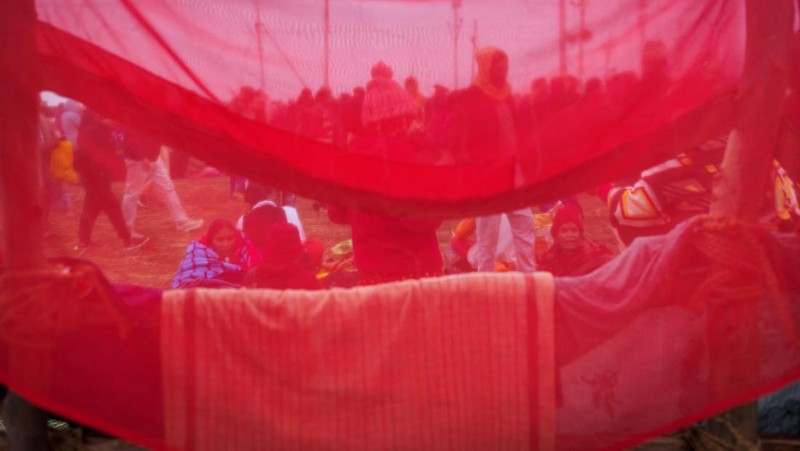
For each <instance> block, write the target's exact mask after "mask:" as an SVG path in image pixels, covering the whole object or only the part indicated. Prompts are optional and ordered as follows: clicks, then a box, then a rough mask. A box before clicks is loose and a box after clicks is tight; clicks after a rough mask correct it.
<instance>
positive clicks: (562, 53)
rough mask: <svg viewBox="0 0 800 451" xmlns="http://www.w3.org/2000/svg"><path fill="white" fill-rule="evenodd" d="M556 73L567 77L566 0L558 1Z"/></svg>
mask: <svg viewBox="0 0 800 451" xmlns="http://www.w3.org/2000/svg"><path fill="white" fill-rule="evenodd" d="M558 73H559V75H561V76H564V75H567V0H558Z"/></svg>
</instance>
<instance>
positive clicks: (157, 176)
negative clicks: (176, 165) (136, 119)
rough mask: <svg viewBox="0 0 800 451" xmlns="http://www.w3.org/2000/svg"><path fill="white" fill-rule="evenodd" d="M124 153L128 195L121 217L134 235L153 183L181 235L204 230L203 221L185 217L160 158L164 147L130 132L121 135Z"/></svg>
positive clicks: (140, 134) (125, 131) (138, 133)
mask: <svg viewBox="0 0 800 451" xmlns="http://www.w3.org/2000/svg"><path fill="white" fill-rule="evenodd" d="M122 149H123V154H124V156H125V167H126V169H127V172H126V175H125V193H124V194H123V195H122V215H123V217H124V218H125V224H126V225H127V227H128V229H129V230H130V231H131V233H133V234H134V235H135V236H138V235H137V234H136V232H135V231H134V230H135V229H134V225H135V222H136V213H137V209H138V206H139V198H140V197H141V195H142V191H144V189H145V187H146V185H147V181H148V180H150V182H151V183H152V187H153V189H154V190H155V191H156V193H157V195H158V196H159V197H160V198H161V199H162V200H163V202H164V204H165V205H166V207H167V211H168V212H169V216H170V219H172V221H173V222H174V223H175V228H177V229H178V231H179V232H190V231H192V230H197V229H199V228H200V227H202V226H203V220H202V219H191V218H189V216H188V215H187V214H186V210H184V208H183V205H181V201H180V199H179V198H178V193H177V192H176V191H175V184H174V183H172V179H171V178H170V176H169V173H168V172H167V168H166V166H165V165H164V161H163V160H162V159H161V158H159V155H160V154H161V144H159V143H158V142H157V141H155V140H154V139H152V138H150V137H149V136H147V135H146V134H144V133H141V132H139V131H137V130H133V129H131V128H127V129H125V130H124V131H123V132H122Z"/></svg>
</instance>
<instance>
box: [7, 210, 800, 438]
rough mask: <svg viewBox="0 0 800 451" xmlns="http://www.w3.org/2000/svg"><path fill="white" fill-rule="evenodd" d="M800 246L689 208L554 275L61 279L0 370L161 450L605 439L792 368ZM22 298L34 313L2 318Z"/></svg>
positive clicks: (15, 336)
mask: <svg viewBox="0 0 800 451" xmlns="http://www.w3.org/2000/svg"><path fill="white" fill-rule="evenodd" d="M799 249H800V243H799V242H798V239H797V237H796V236H783V237H779V238H776V237H774V236H771V235H770V234H768V233H766V232H763V231H756V230H754V229H752V228H749V227H741V226H738V225H735V224H734V225H732V224H726V223H719V222H716V221H709V220H705V221H695V222H691V223H688V224H684V225H682V226H680V227H678V228H677V229H676V230H675V231H673V232H672V233H670V234H668V235H665V236H661V237H654V238H647V239H641V240H637V241H635V242H634V244H633V246H632V247H631V248H630V249H629V251H628V252H627V253H625V254H624V255H623V257H622V258H620V259H617V260H615V261H613V262H612V263H611V264H609V265H607V266H605V267H603V268H602V269H600V270H599V271H597V272H595V273H593V274H591V275H588V276H584V277H578V278H556V279H555V284H554V282H553V278H552V276H550V275H549V274H547V273H536V274H535V275H523V274H519V273H516V274H514V273H510V274H505V275H497V274H494V275H493V274H486V273H477V274H471V275H461V276H451V277H444V278H434V279H424V280H421V281H406V282H397V283H393V284H383V285H378V286H374V287H361V288H358V289H349V290H343V289H338V290H332V291H302V290H290V291H278V290H209V289H205V290H175V291H171V292H167V293H165V294H164V297H163V299H160V297H159V295H158V293H150V295H149V296H148V293H143V294H142V293H140V294H139V295H138V296H137V295H136V293H134V292H131V291H130V290H123V292H122V293H121V294H122V298H117V297H116V296H113V295H112V296H109V287H107V286H105V285H102V284H101V285H99V286H97V289H96V290H95V291H94V292H92V293H91V294H88V295H86V291H85V290H81V289H80V287H82V286H83V285H82V284H77V287H78V289H77V290H76V291H77V292H78V293H81V292H83V293H84V296H83V297H81V298H80V299H79V300H78V301H77V302H69V303H67V302H64V303H53V302H51V299H50V298H46V297H42V296H39V297H35V296H34V297H30V298H25V299H19V300H17V302H15V303H14V304H9V305H6V306H5V307H4V309H3V310H2V313H3V316H0V325H2V326H3V328H2V329H1V330H2V336H3V339H4V340H3V342H2V344H3V345H2V346H0V365H2V366H0V376H2V379H3V381H4V382H8V383H11V385H12V386H13V387H14V389H15V390H18V392H19V393H20V394H21V395H23V396H25V397H27V398H29V399H31V400H32V401H33V402H36V403H39V404H41V405H44V406H47V407H48V408H50V409H53V410H54V411H55V412H58V413H61V414H65V415H68V416H70V418H73V419H76V420H78V421H83V422H86V423H88V424H91V425H94V426H97V427H101V428H103V429H104V430H106V431H110V432H113V433H115V434H119V435H120V436H122V437H125V438H128V439H131V440H135V441H137V442H139V443H142V444H145V445H147V446H151V447H154V448H158V449H166V448H168V449H222V448H230V449H299V448H302V449H311V448H320V449H331V448H333V449H386V448H392V449H453V448H455V449H487V448H491V449H608V448H621V447H624V446H630V445H633V444H635V443H636V442H638V441H640V440H643V439H645V438H648V437H651V436H654V435H657V434H659V433H664V432H667V431H670V430H674V429H676V428H679V427H682V426H687V425H690V424H691V423H692V422H693V421H697V420H700V419H702V418H705V417H707V416H708V415H711V414H714V413H716V412H719V411H721V410H724V409H726V408H729V407H731V406H733V405H736V404H738V403H741V402H744V401H745V400H747V399H752V398H753V397H757V396H759V395H762V394H764V393H766V392H769V391H772V390H775V389H777V388H779V387H780V386H782V385H784V384H786V383H788V382H790V381H792V380H794V379H796V378H797V377H798V376H800V352H798V346H800V339H798V335H797V329H798V318H800V315H798V302H797V301H798V296H800V286H799V285H798V280H797V278H796V277H795V272H796V270H795V269H796V268H797V265H798V264H799V263H800V262H798V256H800V252H798V250H799ZM73 265H74V264H73ZM72 267H73V268H75V266H72ZM77 268H78V270H75V269H73V271H76V273H77V274H78V275H79V277H78V280H81V281H88V280H91V277H90V274H91V272H90V271H87V269H86V268H85V264H83V265H81V264H78V266H77ZM631 268H637V270H636V271H632V270H631ZM19 309H22V311H20V310H19ZM43 311H54V312H56V313H57V314H56V315H53V316H51V317H50V318H51V319H49V320H48V319H47V317H44V316H41V315H38V314H37V312H43ZM24 312H27V314H29V315H31V316H33V315H36V316H35V317H36V318H38V319H41V321H37V322H36V323H35V324H34V325H31V326H29V327H27V328H24V329H20V328H15V327H8V326H9V325H10V324H9V323H8V322H7V321H6V319H7V318H11V319H12V320H13V318H14V317H15V315H19V314H21V313H24ZM11 325H13V323H11ZM7 344H11V345H12V346H8V345H7Z"/></svg>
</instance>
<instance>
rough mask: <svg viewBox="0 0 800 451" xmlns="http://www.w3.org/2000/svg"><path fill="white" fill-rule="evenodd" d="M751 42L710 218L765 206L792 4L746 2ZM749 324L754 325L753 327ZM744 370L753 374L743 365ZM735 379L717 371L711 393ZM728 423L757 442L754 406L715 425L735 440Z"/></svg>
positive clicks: (750, 330) (751, 332)
mask: <svg viewBox="0 0 800 451" xmlns="http://www.w3.org/2000/svg"><path fill="white" fill-rule="evenodd" d="M745 5H746V14H747V44H746V50H745V66H744V74H743V77H742V82H741V84H740V87H739V92H738V95H737V101H736V105H737V110H736V112H735V114H736V118H735V126H734V130H733V131H732V132H731V134H730V138H729V141H728V146H727V148H726V149H725V157H724V159H723V162H722V178H721V180H720V181H719V184H718V185H717V187H716V189H715V192H714V199H713V201H712V204H711V209H710V211H711V214H712V215H715V216H726V217H731V218H736V219H739V220H742V221H746V222H755V221H756V219H757V217H758V213H759V211H760V209H761V207H762V206H763V205H764V201H765V198H766V196H765V193H766V192H767V189H768V182H769V175H770V171H771V167H772V157H773V152H774V149H775V146H776V144H777V136H778V125H779V120H780V116H781V112H782V105H783V101H784V98H785V94H786V88H787V86H788V79H789V64H790V59H789V58H790V50H791V39H792V21H793V19H794V14H793V10H794V5H793V0H771V1H768V2H765V1H763V0H747V2H746V4H745ZM740 326H741V329H740V333H741V334H745V335H748V336H749V337H750V338H752V340H751V339H747V340H746V341H747V342H748V343H749V346H755V347H757V340H756V338H757V336H756V333H757V331H758V330H757V324H749V325H746V324H743V325H740ZM748 326H749V327H748ZM742 366H743V368H739V370H741V371H745V372H747V371H753V369H751V368H746V366H747V365H746V364H744V362H743V365H742ZM730 377H735V375H731V374H727V373H726V372H725V371H724V370H723V371H721V370H719V369H715V368H712V369H711V378H710V383H711V385H712V387H711V389H712V390H713V389H714V386H715V385H716V384H724V383H725V381H726V380H727V379H728V378H730ZM725 423H728V424H730V425H732V426H733V428H734V429H736V431H737V432H738V434H739V435H740V436H741V437H743V438H744V439H745V440H747V441H749V442H750V443H757V441H758V410H757V405H756V403H755V402H752V403H749V404H745V405H743V406H740V407H737V408H734V409H732V410H730V411H728V412H725V413H723V414H721V415H719V416H718V417H717V419H716V421H713V420H712V421H711V422H710V425H711V426H710V430H711V432H712V433H713V434H714V435H716V436H717V437H718V438H721V439H723V440H725V441H728V442H735V439H734V434H733V433H732V431H729V430H728V429H727V427H726V426H724V424H725Z"/></svg>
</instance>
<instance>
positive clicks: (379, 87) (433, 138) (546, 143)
mask: <svg viewBox="0 0 800 451" xmlns="http://www.w3.org/2000/svg"><path fill="white" fill-rule="evenodd" d="M560 4H563V5H562V6H563V9H562V10H560V9H559V5H560ZM37 10H38V14H39V30H38V49H39V52H40V55H41V57H42V59H41V61H42V64H43V66H44V70H43V75H44V88H45V89H50V90H53V91H56V92H58V93H61V94H63V95H66V96H69V97H73V98H76V99H79V100H81V101H83V102H85V103H86V105H88V106H89V107H90V108H93V109H96V110H97V111H98V112H100V113H101V114H103V115H106V116H108V117H110V118H112V119H115V120H119V121H121V122H124V123H128V124H130V125H134V126H137V127H139V128H140V129H142V130H144V131H147V132H149V133H150V134H152V135H153V136H155V137H158V138H160V139H161V140H163V141H164V142H166V143H168V144H170V145H172V146H173V147H175V148H177V149H180V150H183V151H185V152H188V153H190V154H192V155H194V156H196V157H199V158H201V159H203V160H205V161H207V162H209V163H211V164H214V165H215V166H217V167H219V168H221V169H225V170H230V171H233V172H237V173H240V174H242V175H245V176H247V177H250V178H252V179H255V180H260V181H263V182H266V183H269V184H271V185H274V186H277V187H280V188H282V189H285V190H288V191H293V192H296V193H298V194H300V195H304V196H308V197H313V198H317V199H321V200H329V201H336V202H339V203H341V204H345V205H350V206H360V207H362V208H368V209H372V210H379V211H384V212H412V211H413V212H424V211H429V212H431V211H435V212H436V213H437V214H449V215H458V214H465V213H476V212H486V211H490V210H495V211H497V210H501V209H504V208H510V207H517V206H521V205H530V204H532V203H534V202H537V201H544V200H551V199H554V198H558V197H559V196H563V195H566V194H571V193H573V192H577V191H579V190H582V189H588V188H591V187H592V186H594V185H596V184H597V183H600V182H605V181H610V180H614V179H617V178H619V177H620V176H623V175H630V174H634V173H636V172H637V171H639V170H641V169H642V168H644V167H647V166H648V165H650V164H653V163H655V162H658V161H660V160H663V159H664V158H665V157H666V156H668V155H671V154H674V153H676V152H678V151H681V150H683V149H685V148H687V147H689V146H692V145H695V144H698V143H700V142H702V141H704V140H705V139H708V138H710V137H714V136H716V135H719V134H721V133H723V132H725V131H727V130H729V129H730V127H731V125H732V123H731V113H730V112H731V110H732V108H731V103H730V99H731V92H732V90H733V88H734V87H735V86H736V83H737V81H738V79H739V76H740V72H741V67H740V66H741V60H742V56H743V39H744V31H743V30H744V17H743V16H744V13H743V5H742V4H741V2H738V1H700V2H698V1H695V0H691V1H689V0H686V1H672V2H649V3H648V2H641V1H636V0H616V1H613V2H579V3H578V4H575V3H574V2H556V1H535V2H530V1H523V0H504V1H502V2H494V1H493V2H488V1H487V2H460V1H453V2H447V1H366V0H344V1H336V2H331V3H330V4H329V5H328V4H327V2H323V1H311V0H306V1H299V2H296V1H271V2H258V1H236V2H226V3H224V4H221V3H219V2H211V1H209V2H204V1H192V2H165V1H157V0H154V1H148V2H131V1H115V2H108V1H90V0H87V1H71V2H50V1H40V2H37ZM453 24H456V26H455V27H454V26H453ZM487 46H493V47H494V48H496V49H499V50H500V51H502V52H504V53H505V54H506V55H507V57H508V76H507V86H502V83H503V81H502V80H501V81H500V82H498V83H497V85H498V86H501V89H496V92H495V93H494V96H493V97H492V96H491V95H490V96H489V97H490V98H492V100H494V101H497V102H501V103H507V104H508V105H510V108H509V110H510V113H509V114H510V115H507V116H508V117H506V118H505V119H501V120H498V119H497V118H496V115H493V114H487V113H486V108H487V107H486V105H482V104H481V103H480V101H477V102H476V101H475V97H476V96H472V95H470V90H469V87H470V86H477V88H476V89H477V91H479V92H480V93H481V94H486V93H489V94H491V92H492V90H493V88H492V86H494V85H492V84H491V82H490V81H488V80H489V76H490V72H491V66H492V63H491V61H488V62H487V63H486V64H481V62H476V60H475V58H473V54H474V53H475V51H476V50H477V49H481V48H484V47H487ZM379 62H383V63H384V64H377V63H379ZM376 66H378V67H379V69H378V70H372V69H373V68H375V67H376ZM380 69H383V70H380ZM407 77H414V78H415V79H416V80H417V82H418V86H419V89H418V92H419V94H418V95H414V94H412V95H410V96H403V95H402V94H403V93H402V89H398V88H400V87H401V86H402V85H403V84H404V81H405V79H406V78H407ZM376 80H377V81H376ZM322 87H327V88H329V89H320V88H322ZM356 88H361V89H362V90H363V89H366V95H365V96H364V98H363V101H361V100H359V96H358V93H357V92H356ZM303 89H308V92H306V93H302V92H301V91H302V90H303ZM478 97H480V96H478ZM364 103H366V105H365V104H364ZM490 105H491V104H490ZM413 107H417V108H413ZM488 108H490V109H491V108H493V107H492V106H489V107H488ZM501 117H503V116H501ZM398 118H403V119H404V120H412V121H413V124H412V125H411V127H410V129H409V130H408V131H405V135H406V137H408V138H409V139H410V140H411V141H412V142H413V146H412V148H411V150H409V151H404V152H393V151H385V152H381V151H376V150H375V149H376V146H375V145H372V146H359V145H358V142H359V141H360V140H359V139H357V138H358V137H361V136H363V135H365V134H366V135H368V136H371V135H378V136H379V138H378V139H379V140H380V137H385V135H386V134H390V133H391V131H392V130H395V128H396V127H395V125H396V124H394V123H393V122H392V121H393V120H394V121H396V120H398ZM404 130H405V129H404ZM504 134H505V135H511V136H513V140H512V141H513V142H510V143H509V142H508V141H509V140H508V139H505V138H503V137H502V136H503V135H504ZM498 136H500V137H499V138H498ZM498 139H500V140H503V139H505V144H503V143H501V142H499V141H498ZM367 142H369V140H367ZM377 147H380V146H377ZM389 147H391V146H389Z"/></svg>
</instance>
